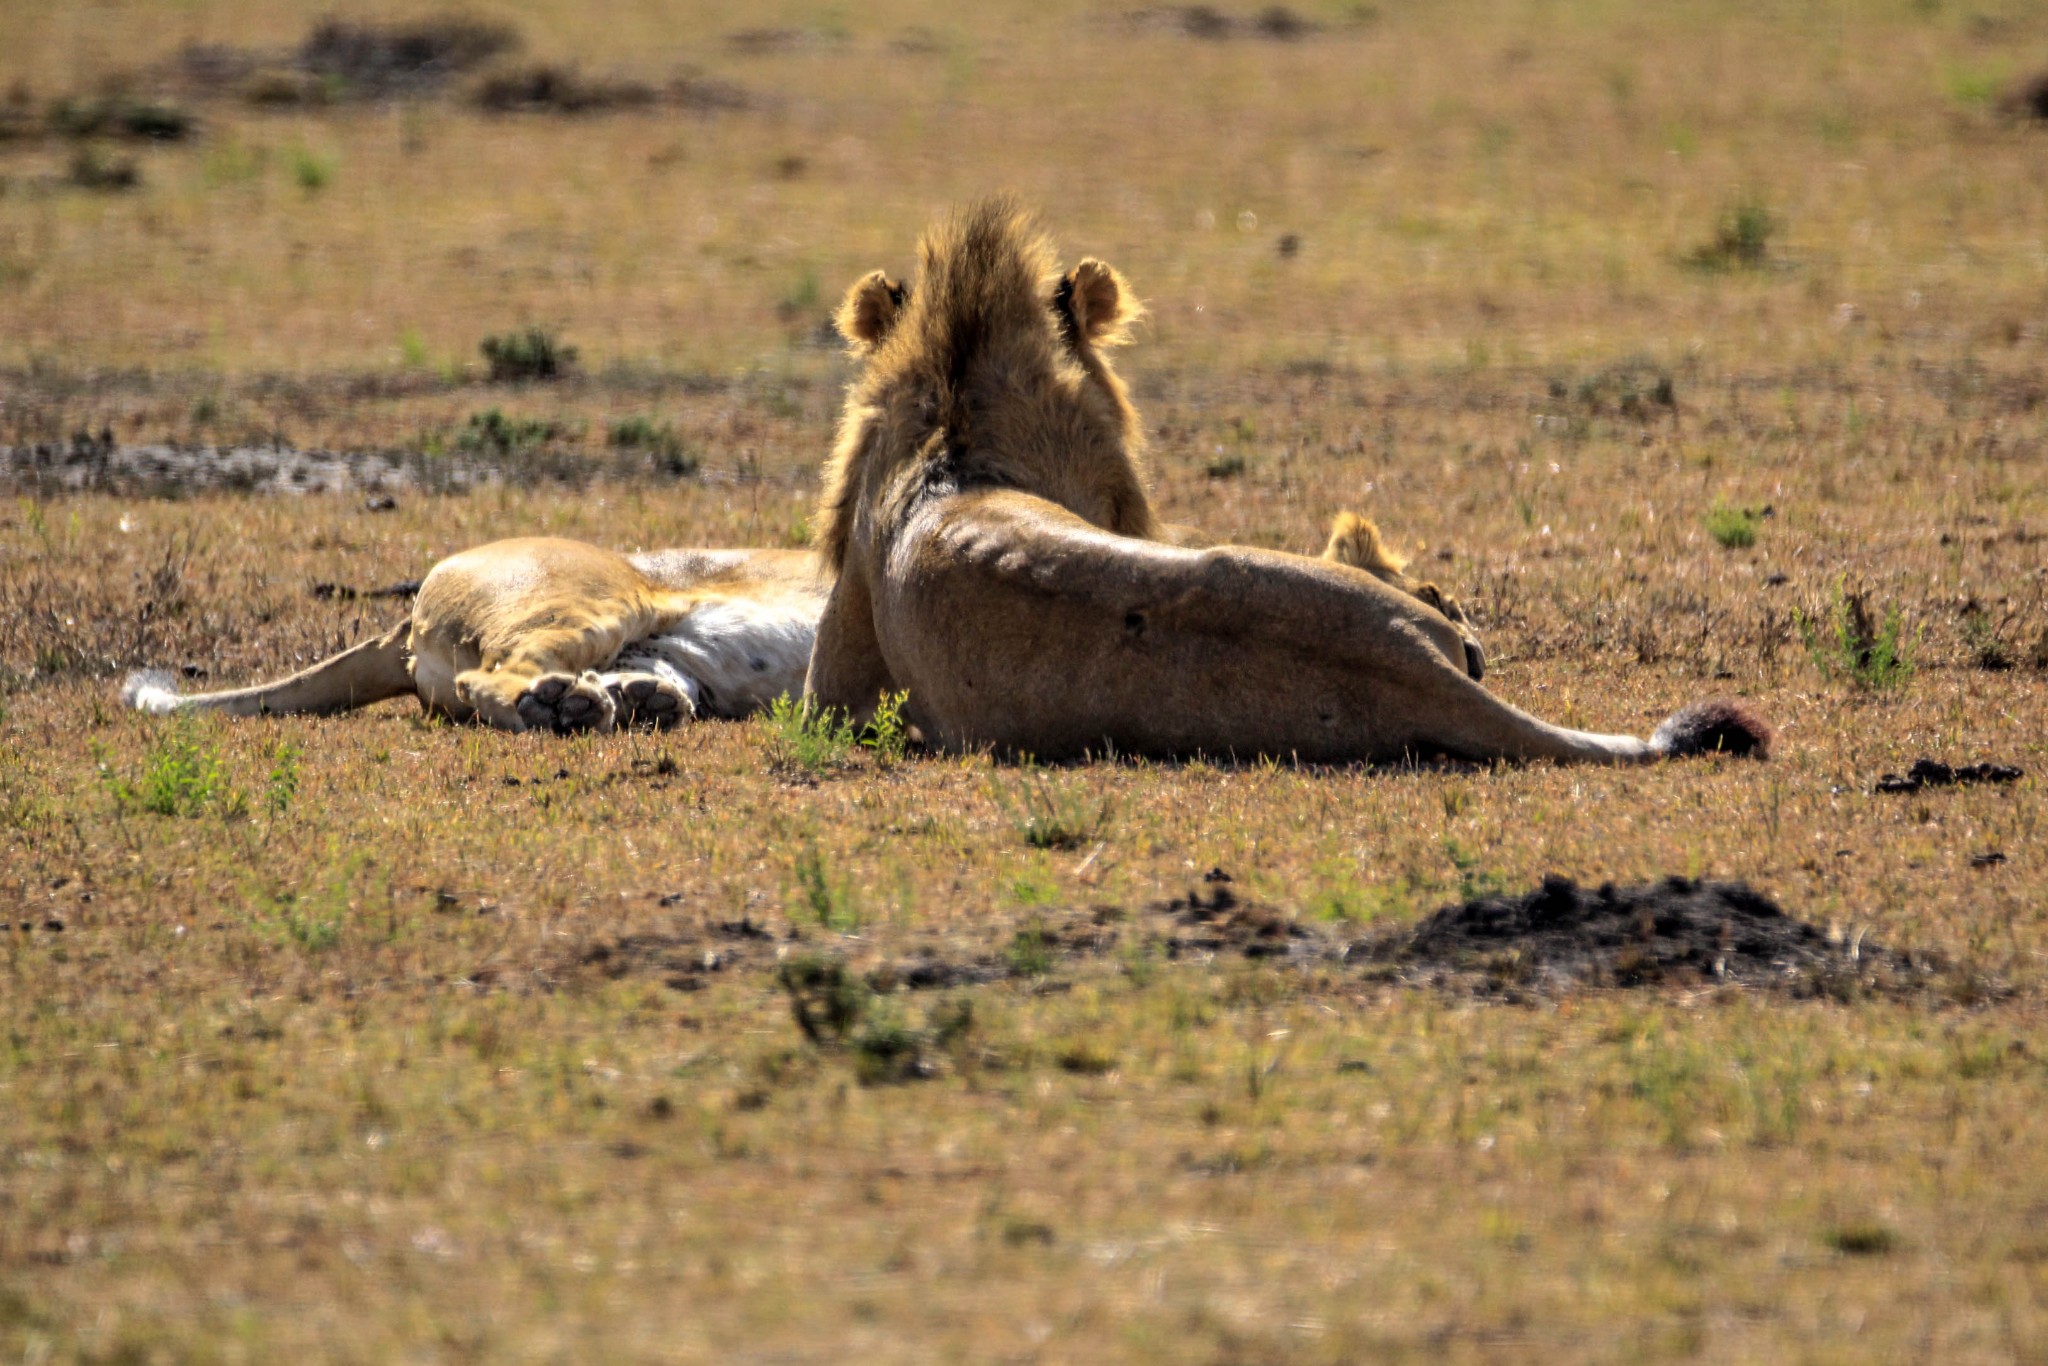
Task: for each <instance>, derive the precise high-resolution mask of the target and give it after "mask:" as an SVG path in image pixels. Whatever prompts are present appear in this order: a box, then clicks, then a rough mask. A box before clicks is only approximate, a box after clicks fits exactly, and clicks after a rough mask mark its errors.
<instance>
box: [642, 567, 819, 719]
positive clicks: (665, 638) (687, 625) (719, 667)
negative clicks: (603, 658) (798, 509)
mask: <svg viewBox="0 0 2048 1366" xmlns="http://www.w3.org/2000/svg"><path fill="white" fill-rule="evenodd" d="M817 633H818V606H817V603H816V601H815V600H814V599H812V598H810V597H808V596H803V597H797V598H770V599H767V600H753V599H748V598H709V599H706V600H705V601H703V602H701V603H699V604H697V605H696V606H695V607H693V608H692V609H691V610H690V613H689V615H687V616H685V617H684V618H683V619H682V620H680V621H678V622H676V623H675V624H674V625H673V626H670V627H669V628H668V629H667V630H665V631H663V632H662V633H661V634H660V635H655V636H649V637H647V638H646V639H644V640H638V641H635V642H634V643H633V644H631V645H628V646H627V647H626V648H625V649H624V650H622V651H620V653H619V658H618V662H617V663H615V664H614V665H613V666H612V667H613V668H614V669H618V670H621V671H624V670H628V669H632V668H636V667H638V668H646V667H648V665H649V664H650V663H652V662H657V661H658V662H659V663H661V664H663V665H666V666H667V668H668V669H669V670H673V671H674V673H675V674H676V675H678V676H680V677H681V678H682V679H683V680H684V689H685V691H686V692H687V693H688V694H689V697H690V701H691V703H692V705H694V706H695V707H696V709H697V714H698V715H699V716H724V717H742V716H751V715H753V714H754V713H755V712H757V711H760V710H762V709H763V708H765V707H767V706H768V704H769V703H771V702H773V701H774V700H775V699H776V698H778V697H780V696H782V695H783V694H784V693H788V694H789V695H790V696H792V697H797V696H801V695H802V693H803V690H804V670H805V669H806V668H808V667H809V665H810V659H811V642H812V640H813V639H814V638H815V637H816V636H817ZM655 671H656V672H660V671H659V670H655Z"/></svg>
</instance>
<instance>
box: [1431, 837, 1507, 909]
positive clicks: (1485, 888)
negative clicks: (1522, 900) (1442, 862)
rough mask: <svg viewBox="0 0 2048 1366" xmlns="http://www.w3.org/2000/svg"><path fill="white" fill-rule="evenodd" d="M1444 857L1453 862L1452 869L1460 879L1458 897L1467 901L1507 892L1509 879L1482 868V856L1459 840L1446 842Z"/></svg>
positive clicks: (1447, 839) (1447, 840) (1446, 840)
mask: <svg viewBox="0 0 2048 1366" xmlns="http://www.w3.org/2000/svg"><path fill="white" fill-rule="evenodd" d="M1444 857H1445V858H1447V859H1449V860H1450V861H1451V868H1452V870H1453V871H1455V872H1456V874H1457V877H1458V895H1459V896H1460V897H1462V898H1464V899H1465V900H1467V901H1471V900H1473V899H1474V898H1475V897H1482V896H1492V895H1494V894H1495V893H1497V892H1501V891H1504V890H1506V888H1507V879H1506V878H1504V877H1502V876H1501V875H1500V874H1499V873H1494V872H1489V871H1487V870H1486V869H1485V868H1482V867H1481V866H1480V854H1479V852H1478V851H1477V850H1475V849H1468V848H1466V847H1465V846H1464V845H1463V844H1460V843H1459V842H1458V841H1457V840H1454V839H1449V838H1446V839H1445V840H1444Z"/></svg>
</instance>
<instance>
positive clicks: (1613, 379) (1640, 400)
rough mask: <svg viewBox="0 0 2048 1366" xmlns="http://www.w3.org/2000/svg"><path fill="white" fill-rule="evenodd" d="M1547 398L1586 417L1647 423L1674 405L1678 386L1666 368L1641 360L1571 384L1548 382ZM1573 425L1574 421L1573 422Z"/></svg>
mask: <svg viewBox="0 0 2048 1366" xmlns="http://www.w3.org/2000/svg"><path fill="white" fill-rule="evenodd" d="M1550 397H1551V398H1552V399H1555V400H1557V401H1559V402H1568V403H1570V404H1571V405H1572V406H1574V407H1576V408H1579V409H1581V410H1583V412H1584V413H1585V415H1586V416H1588V417H1625V418H1629V419H1632V420H1634V421H1636V422H1647V421H1650V420H1651V419H1653V418H1655V417H1657V416H1658V415H1659V413H1660V411H1661V412H1663V413H1670V412H1672V411H1674V410H1675V409H1676V408H1677V407H1678V386H1677V384H1676V383H1674V382H1673V380H1672V378H1671V374H1670V372H1669V371H1666V370H1662V369H1659V368H1658V367H1657V366H1656V365H1655V364H1654V363H1653V362H1651V361H1648V360H1642V359H1632V360H1626V361H1622V362H1620V363H1619V364H1616V365H1610V366H1606V367H1604V368H1602V369H1600V370H1596V371H1594V372H1593V373H1592V374H1590V375H1586V376H1585V377H1583V378H1581V379H1580V380H1579V381H1578V382H1577V383H1572V382H1571V381H1570V380H1569V379H1568V378H1566V377H1563V376H1559V377H1555V378H1553V379H1552V380H1551V381H1550ZM1575 425H1576V424H1575Z"/></svg>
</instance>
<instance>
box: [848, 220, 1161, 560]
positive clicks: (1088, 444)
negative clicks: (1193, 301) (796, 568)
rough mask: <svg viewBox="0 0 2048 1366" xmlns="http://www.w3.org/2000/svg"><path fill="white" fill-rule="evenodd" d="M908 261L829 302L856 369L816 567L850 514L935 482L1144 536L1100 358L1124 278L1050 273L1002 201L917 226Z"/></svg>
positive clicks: (1123, 402)
mask: <svg viewBox="0 0 2048 1366" xmlns="http://www.w3.org/2000/svg"><path fill="white" fill-rule="evenodd" d="M918 258H919V268H918V274H917V277H916V279H915V281H914V282H913V283H911V284H910V285H908V286H906V285H904V284H901V283H899V282H897V281H895V280H891V279H890V278H889V277H888V276H886V275H884V274H883V273H882V272H880V271H876V272H874V273H873V274H870V275H868V276H867V277H866V278H864V279H862V280H861V281H860V282H859V283H857V284H855V285H854V287H853V288H852V289H851V290H850V291H848V293H847V296H846V300H845V302H844V303H843V304H841V305H840V309H839V313H838V318H837V322H838V326H839V330H840V332H841V334H842V335H844V336H845V338H846V340H847V343H848V345H849V346H850V347H851V348H852V350H853V352H854V354H855V355H856V356H857V357H859V358H860V359H861V361H862V362H863V369H862V372H861V374H860V377H859V378H858V379H856V380H855V381H854V383H853V386H852V389H851V391H850V392H849V394H848V396H847V403H846V408H845V411H844V414H843V416H842V418H841V420H840V427H839V436H838V440H837V442H836V443H835V445H834V449H833V453H832V457H831V459H830V460H829V461H828V462H827V465H826V468H825V477H824V481H825V491H824V497H823V499H822V503H821V507H820V513H819V518H818V522H819V527H818V532H819V544H820V548H821V550H822V553H823V555H824V557H825V560H826V563H827V564H828V565H830V566H831V567H832V568H833V569H834V570H838V569H840V568H842V567H843V566H844V562H845V558H846V552H847V547H848V544H849V541H850V539H851V538H852V536H853V535H854V534H855V530H856V522H857V520H858V519H861V518H868V517H874V516H877V515H879V516H881V517H884V518H886V517H887V516H889V515H890V512H891V511H892V510H894V511H899V512H900V511H901V510H902V509H903V508H904V507H906V506H908V504H909V502H910V501H911V500H913V499H914V498H915V497H916V496H917V495H918V494H920V493H922V492H927V491H942V490H948V489H950V490H956V491H957V490H966V489H971V488H976V487H1008V488H1017V489H1023V490H1027V491H1029V492H1031V493H1034V494H1037V495H1038V496H1040V497H1043V498H1046V499H1048V500H1050V501H1052V502H1055V503H1058V504H1060V505H1061V506H1062V507H1065V508H1066V509H1067V510H1068V511H1070V512H1072V513H1074V514H1075V515H1077V516H1079V517H1082V518H1084V519H1086V520H1087V521H1089V522H1092V523H1093V524H1095V525H1096V526H1099V527H1102V528H1103V529H1104V530H1107V531H1113V532H1117V533H1119V534H1123V535H1130V536H1149V535H1151V534H1152V533H1153V531H1154V529H1155V526H1156V522H1155V519H1154V517H1153V512H1152V505H1151V501H1150V499H1149V498H1148V497H1147V494H1146V478H1145V468H1144V438H1143V435H1142V432H1141V430H1140V427H1139V423H1138V416H1137V413H1136V411H1135V410H1134V409H1133V408H1132V407H1131V403H1130V399H1129V397H1128V395H1127V394H1126V393H1125V390H1124V386H1123V382H1122V381H1121V380H1119V379H1118V378H1117V376H1116V373H1115V371H1113V370H1112V369H1111V368H1110V365H1109V361H1108V357H1107V352H1108V351H1109V350H1110V349H1111V348H1112V347H1115V346H1117V345H1118V344H1120V343H1121V342H1123V341H1124V340H1125V338H1126V336H1127V335H1128V332H1129V329H1130V325H1131V323H1132V322H1133V321H1134V320H1135V319H1136V318H1137V317H1138V316H1140V314H1141V312H1142V310H1141V309H1140V307H1139V305H1138V303H1137V301H1136V300H1135V299H1133V298H1132V297H1131V292H1130V288H1129V286H1128V285H1126V284H1125V283H1124V280H1123V277H1122V276H1121V275H1119V274H1118V273H1117V272H1116V271H1115V270H1114V269H1112V268H1111V267H1110V266H1108V265H1107V264H1105V263H1104V262H1101V261H1097V260H1093V259H1090V260H1084V261H1082V262H1081V263H1080V264H1079V265H1077V266H1075V267H1074V268H1073V269H1072V270H1071V271H1068V272H1066V273H1065V274H1064V275H1062V274H1061V273H1060V272H1059V269H1058V266H1057V264H1056V258H1055V256H1054V254H1053V249H1052V245H1051V243H1050V242H1049V241H1048V240H1047V238H1046V237H1045V235H1044V233H1042V232H1041V231H1040V230H1039V229H1038V227H1037V225H1036V224H1035V223H1034V222H1033V221H1032V219H1031V217H1030V215H1029V214H1028V213H1026V212H1025V211H1024V210H1023V209H1022V208H1020V207H1019V206H1018V205H1017V204H1016V203H1015V202H1014V201H1012V200H1009V199H1006V198H998V199H992V200H988V201H984V202H982V203H980V204H976V205H974V206H972V207H970V208H967V209H965V210H963V211H961V212H959V213H957V214H955V215H954V216H953V217H952V218H950V219H948V220H947V221H945V222H944V223H941V224H939V225H938V226H936V227H934V228H932V229H931V230H930V231H928V232H927V233H926V234H925V235H924V237H923V239H922V240H921V241H920V242H919V244H918Z"/></svg>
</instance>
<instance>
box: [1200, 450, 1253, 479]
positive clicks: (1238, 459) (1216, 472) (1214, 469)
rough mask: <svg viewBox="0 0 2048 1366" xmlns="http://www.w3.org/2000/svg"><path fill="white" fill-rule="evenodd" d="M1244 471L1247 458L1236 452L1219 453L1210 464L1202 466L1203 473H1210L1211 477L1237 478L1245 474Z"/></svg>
mask: <svg viewBox="0 0 2048 1366" xmlns="http://www.w3.org/2000/svg"><path fill="white" fill-rule="evenodd" d="M1244 471H1245V458H1244V457H1243V456H1242V455H1237V454H1234V453H1233V454H1231V455H1219V456H1217V457H1216V458H1215V459H1214V460H1211V461H1210V462H1209V463H1208V464H1206V465H1204V466H1202V473H1204V474H1206V475H1208V476H1209V477H1210V478H1211V479H1235V478H1237V477H1238V476H1239V475H1241V474H1243V473H1244Z"/></svg>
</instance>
